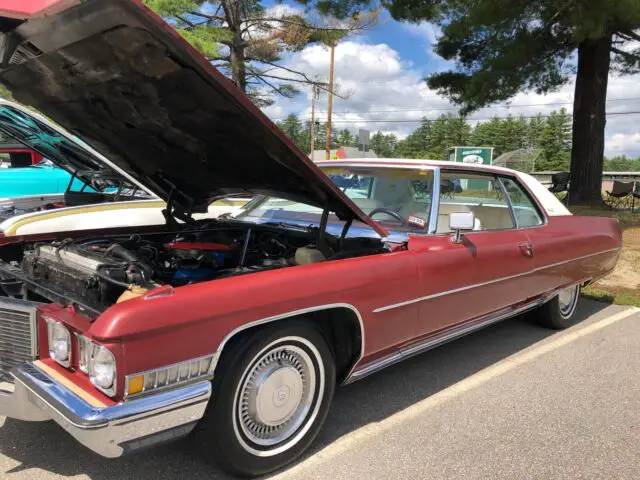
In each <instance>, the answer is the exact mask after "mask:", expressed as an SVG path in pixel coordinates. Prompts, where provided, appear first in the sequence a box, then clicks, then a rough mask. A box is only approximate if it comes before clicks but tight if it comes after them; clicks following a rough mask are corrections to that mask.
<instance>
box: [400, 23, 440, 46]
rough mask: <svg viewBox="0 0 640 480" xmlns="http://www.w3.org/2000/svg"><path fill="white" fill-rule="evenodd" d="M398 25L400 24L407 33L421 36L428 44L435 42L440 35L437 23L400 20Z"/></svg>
mask: <svg viewBox="0 0 640 480" xmlns="http://www.w3.org/2000/svg"><path fill="white" fill-rule="evenodd" d="M400 25H402V28H403V29H404V30H405V31H406V32H407V33H410V34H411V35H414V36H416V37H420V38H422V39H423V40H425V41H427V42H428V44H429V45H433V44H435V43H436V42H437V41H438V39H439V38H440V37H441V36H442V29H441V28H440V27H439V26H438V25H435V24H433V23H431V22H420V23H409V22H402V23H400Z"/></svg>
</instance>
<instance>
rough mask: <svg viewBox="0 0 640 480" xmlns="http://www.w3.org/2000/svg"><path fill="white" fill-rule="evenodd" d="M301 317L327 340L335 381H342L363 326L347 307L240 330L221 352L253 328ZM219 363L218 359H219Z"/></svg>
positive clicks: (352, 362)
mask: <svg viewBox="0 0 640 480" xmlns="http://www.w3.org/2000/svg"><path fill="white" fill-rule="evenodd" d="M292 320H304V321H305V322H310V323H313V324H314V325H316V326H317V327H318V328H319V330H320V331H321V332H322V333H323V335H324V336H325V338H326V339H327V343H328V344H329V347H330V348H331V351H332V352H333V355H334V357H335V361H336V381H337V382H338V383H342V382H343V381H344V380H345V379H346V377H347V376H348V375H349V373H351V369H352V368H353V367H354V365H355V364H356V362H357V361H358V360H359V359H360V356H361V354H362V345H363V341H362V336H363V332H362V328H363V325H362V324H361V322H360V317H359V315H358V313H356V311H355V310H352V309H351V308H348V307H333V308H328V309H326V310H317V311H314V312H306V313H301V314H298V315H292V316H291V317H286V318H281V319H278V320H274V321H272V322H267V323H263V324H260V325H256V326H253V327H249V328H247V329H245V330H242V331H240V332H238V333H236V334H235V335H233V336H232V337H231V338H229V339H228V341H227V342H226V344H225V345H224V348H223V352H222V355H224V354H225V353H227V354H228V353H230V352H232V351H233V350H234V348H235V346H236V345H238V344H239V343H241V342H242V340H243V339H245V338H246V337H248V336H249V335H252V334H254V333H255V332H256V330H260V329H264V328H270V327H273V326H274V325H278V324H280V325H282V324H284V323H286V322H287V321H292ZM218 363H219V362H218Z"/></svg>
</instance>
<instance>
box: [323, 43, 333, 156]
mask: <svg viewBox="0 0 640 480" xmlns="http://www.w3.org/2000/svg"><path fill="white" fill-rule="evenodd" d="M335 51H336V46H335V44H334V43H332V44H331V58H330V60H329V93H328V97H329V103H328V105H327V142H326V147H325V149H326V159H327V160H330V159H331V111H332V109H333V60H334V56H335Z"/></svg>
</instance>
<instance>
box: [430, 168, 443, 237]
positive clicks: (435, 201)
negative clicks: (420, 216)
mask: <svg viewBox="0 0 640 480" xmlns="http://www.w3.org/2000/svg"><path fill="white" fill-rule="evenodd" d="M439 211H440V169H439V168H436V169H435V170H434V171H433V188H432V192H431V212H429V229H428V230H427V231H428V232H429V235H433V234H434V233H436V230H437V229H438V212H439Z"/></svg>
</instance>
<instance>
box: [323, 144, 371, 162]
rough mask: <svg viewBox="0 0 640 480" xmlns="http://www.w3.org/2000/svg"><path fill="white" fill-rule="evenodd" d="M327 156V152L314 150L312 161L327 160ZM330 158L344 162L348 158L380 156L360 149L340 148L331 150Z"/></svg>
mask: <svg viewBox="0 0 640 480" xmlns="http://www.w3.org/2000/svg"><path fill="white" fill-rule="evenodd" d="M326 154H327V151H326V150H314V151H313V154H312V155H311V160H313V161H314V162H317V161H321V160H326ZM330 158H331V160H343V159H346V158H378V156H377V155H376V152H374V151H373V150H367V151H366V152H363V151H362V150H360V149H358V147H340V148H338V149H337V150H331V154H330Z"/></svg>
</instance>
